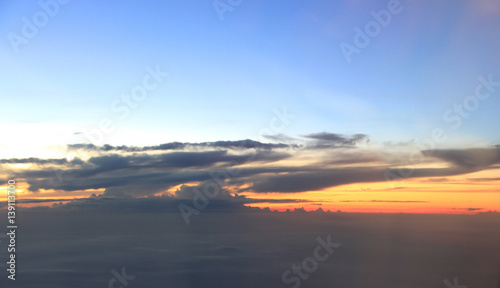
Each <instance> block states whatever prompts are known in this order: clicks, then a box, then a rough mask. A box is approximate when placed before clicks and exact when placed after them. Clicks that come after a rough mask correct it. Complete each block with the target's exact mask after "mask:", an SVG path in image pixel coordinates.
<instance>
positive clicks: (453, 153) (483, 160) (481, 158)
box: [422, 148, 500, 169]
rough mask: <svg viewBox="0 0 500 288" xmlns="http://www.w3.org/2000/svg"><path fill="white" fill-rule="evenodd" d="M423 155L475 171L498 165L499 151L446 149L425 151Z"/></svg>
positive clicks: (494, 149) (488, 149) (499, 161)
mask: <svg viewBox="0 0 500 288" xmlns="http://www.w3.org/2000/svg"><path fill="white" fill-rule="evenodd" d="M422 153H424V155H426V156H429V157H435V158H439V159H442V160H444V161H447V162H449V163H452V164H453V165H456V166H460V167H464V168H467V169H475V168H481V167H486V166H491V165H493V164H498V163H500V149H498V148H474V149H465V150H458V149H448V150H425V151H422Z"/></svg>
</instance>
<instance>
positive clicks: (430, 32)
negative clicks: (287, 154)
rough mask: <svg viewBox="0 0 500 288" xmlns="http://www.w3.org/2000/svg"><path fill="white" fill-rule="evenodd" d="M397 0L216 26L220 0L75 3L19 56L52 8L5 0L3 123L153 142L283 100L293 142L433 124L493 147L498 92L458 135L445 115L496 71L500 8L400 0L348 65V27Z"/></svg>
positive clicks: (403, 131) (192, 135) (1, 11)
mask: <svg viewBox="0 0 500 288" xmlns="http://www.w3.org/2000/svg"><path fill="white" fill-rule="evenodd" d="M42 2H43V1H42ZM389 2H390V1H311V2H304V1H273V2H269V1H243V2H242V3H241V4H240V5H238V6H236V7H234V9H233V10H232V11H230V12H226V13H224V19H223V20H221V19H220V18H219V17H218V14H217V13H216V11H215V9H214V6H213V3H212V2H211V1H148V2H147V3H144V2H141V1H106V2H104V3H103V2H99V1H69V3H67V4H64V5H59V10H58V11H57V13H55V15H54V16H53V17H49V20H48V23H47V24H46V25H45V26H44V27H40V28H39V30H38V32H37V33H36V35H35V36H34V37H33V38H31V39H28V43H24V44H21V45H19V47H18V48H19V51H18V53H15V51H14V49H13V46H12V45H11V43H10V41H9V33H15V34H17V35H19V36H22V28H23V25H24V24H23V20H22V19H23V17H26V18H27V19H28V20H30V21H32V19H33V15H35V14H36V13H37V12H39V11H43V10H42V8H41V6H40V5H39V4H38V3H37V1H22V2H17V1H7V2H4V3H3V4H1V6H0V18H1V19H2V22H1V23H2V24H1V26H0V35H3V37H2V41H0V62H1V63H2V69H0V73H1V74H0V79H1V80H0V81H1V83H0V84H1V85H0V95H1V97H3V99H4V101H3V103H4V105H5V106H4V107H8V110H7V111H5V110H4V113H2V114H1V115H0V123H2V124H1V125H2V128H3V129H4V131H5V129H8V130H9V131H11V133H13V134H14V135H15V137H12V138H13V139H12V141H11V140H9V141H10V143H9V144H11V145H12V144H13V143H14V144H16V145H26V143H25V142H27V141H30V142H36V143H34V144H33V143H32V144H33V145H35V146H36V145H38V146H43V145H60V144H67V143H66V142H82V141H81V139H82V138H81V135H74V133H75V132H81V131H82V129H85V128H86V129H93V128H95V127H97V125H98V123H99V121H100V120H101V119H103V118H109V119H111V120H112V121H113V123H114V124H115V125H116V131H115V132H113V133H111V134H109V135H107V136H106V139H105V142H106V143H111V144H114V145H120V144H126V145H148V144H150V145H152V144H158V143H163V142H170V141H195V142H196V141H214V140H237V139H246V138H251V139H256V136H257V134H258V132H259V131H260V130H261V129H262V128H265V127H267V126H268V123H269V120H270V119H271V118H272V117H273V109H278V110H281V109H283V107H287V110H288V111H290V113H293V114H295V115H297V117H296V118H295V119H294V120H293V121H291V123H290V125H288V126H287V127H286V128H285V129H284V130H283V131H282V132H283V133H285V134H287V135H292V136H297V135H305V134H309V133H316V132H324V131H326V132H332V133H340V134H355V133H364V134H367V135H369V136H370V138H371V139H372V141H373V142H375V143H377V142H378V143H382V142H383V141H407V140H411V139H424V138H426V137H429V136H430V135H431V131H432V129H434V128H436V127H439V128H443V129H445V130H446V131H447V134H448V135H449V136H450V137H451V138H450V142H449V143H447V144H448V145H447V146H453V145H455V144H457V143H466V144H467V145H470V146H474V145H484V144H498V142H499V141H500V138H499V136H498V132H497V129H498V128H497V127H496V123H498V121H499V120H500V116H499V114H498V111H499V108H500V91H499V92H495V93H493V94H492V97H490V98H489V99H487V100H484V101H480V102H479V106H478V109H477V110H475V111H474V112H472V113H471V115H470V116H469V117H468V118H467V119H463V120H464V121H463V125H461V126H460V128H459V129H456V130H453V129H450V127H451V125H450V123H447V122H445V121H444V120H443V113H444V112H445V111H446V110H447V109H450V108H451V107H453V105H454V104H455V103H462V101H463V99H464V98H465V97H467V96H469V95H472V94H473V93H474V89H475V87H476V86H477V85H478V83H479V82H478V77H479V76H481V75H483V77H487V76H488V75H489V74H492V75H493V76H492V77H493V79H494V80H500V71H499V70H498V67H499V64H500V56H499V54H498V53H497V51H498V48H500V47H499V46H500V41H499V40H500V39H499V37H500V36H499V34H498V32H497V31H496V30H497V29H496V28H497V27H499V24H500V20H499V19H500V17H498V14H499V12H500V9H499V5H498V4H496V2H495V1H492V0H481V1H464V2H460V3H458V4H457V3H456V2H455V1H442V2H440V3H435V2H427V3H419V2H416V1H413V2H410V1H401V2H400V3H399V5H400V6H401V7H402V11H401V12H400V13H399V14H396V15H394V14H393V15H392V16H391V22H390V23H389V24H388V25H387V27H382V28H381V31H380V33H379V34H378V35H377V36H375V37H373V38H371V42H370V44H369V45H368V46H367V47H365V48H363V49H362V51H361V53H360V54H354V55H353V56H352V61H351V62H350V63H349V62H347V61H346V59H345V58H344V55H343V53H342V51H341V49H340V48H339V45H340V43H342V42H346V43H350V44H353V38H354V36H355V32H354V28H355V27H364V26H365V25H366V24H367V23H368V22H369V21H372V20H373V16H372V15H371V14H370V11H372V10H373V11H380V10H382V9H387V6H388V3H389ZM44 3H45V2H44ZM158 65H159V67H161V70H162V71H166V72H168V73H169V76H168V77H167V78H166V81H164V82H163V83H161V84H160V85H158V87H157V88H156V89H154V90H153V91H150V93H149V94H148V97H147V99H146V100H144V101H143V102H141V103H140V104H139V106H138V107H137V108H135V109H133V110H131V113H130V116H129V117H126V119H120V118H119V117H118V116H117V115H116V113H114V112H113V111H112V110H111V108H110V107H111V104H112V103H113V101H115V100H116V99H119V97H120V95H122V94H124V93H130V91H131V90H132V89H133V88H134V87H135V86H137V85H139V84H141V81H142V79H143V77H144V75H146V74H147V70H146V69H147V67H156V66H158ZM26 134H29V135H30V136H29V137H28V136H26ZM33 135H37V136H38V137H35V139H38V138H39V137H42V136H43V138H45V140H36V141H34V138H33ZM47 139H48V140H47ZM16 141H17V142H16ZM22 143H24V144H22ZM445 144H446V143H445Z"/></svg>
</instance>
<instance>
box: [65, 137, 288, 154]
mask: <svg viewBox="0 0 500 288" xmlns="http://www.w3.org/2000/svg"><path fill="white" fill-rule="evenodd" d="M288 147H289V145H287V144H282V143H280V144H272V143H262V142H259V141H254V140H250V139H246V140H238V141H215V142H201V143H190V142H170V143H164V144H160V145H155V146H144V147H135V146H126V145H121V146H112V145H108V144H105V145H103V146H95V145H94V144H69V145H68V150H78V149H82V150H88V151H125V152H143V151H155V150H185V149H193V148H197V149H203V148H210V149H277V148H288Z"/></svg>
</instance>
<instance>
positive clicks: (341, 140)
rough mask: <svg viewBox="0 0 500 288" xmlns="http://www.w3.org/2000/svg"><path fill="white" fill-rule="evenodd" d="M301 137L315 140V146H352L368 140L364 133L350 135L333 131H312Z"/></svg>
mask: <svg viewBox="0 0 500 288" xmlns="http://www.w3.org/2000/svg"><path fill="white" fill-rule="evenodd" d="M302 137H305V138H308V139H313V140H316V141H317V143H316V145H315V146H314V147H315V148H338V147H354V146H355V145H356V144H357V143H359V142H361V141H368V136H367V135H365V134H355V135H352V136H345V135H341V134H334V133H327V132H322V133H313V134H308V135H304V136H302Z"/></svg>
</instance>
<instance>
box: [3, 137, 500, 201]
mask: <svg viewBox="0 0 500 288" xmlns="http://www.w3.org/2000/svg"><path fill="white" fill-rule="evenodd" d="M279 137H280V138H283V137H285V136H283V135H281V136H279ZM305 137H306V138H308V139H312V140H308V142H306V144H304V146H303V147H305V148H310V147H316V148H314V149H295V148H294V147H296V146H294V145H298V144H283V143H276V144H267V143H261V142H257V141H251V140H241V141H215V142H203V143H197V144H192V143H191V144H185V143H184V144H182V143H181V144H179V143H180V142H171V143H167V144H161V145H157V146H146V147H127V146H106V145H105V146H102V147H97V148H96V149H97V151H98V152H97V153H95V154H91V155H92V156H91V157H90V158H88V159H84V160H81V159H79V158H75V159H73V160H71V161H70V160H67V159H64V158H62V159H39V158H26V159H1V160H0V167H7V166H9V165H12V164H16V163H33V164H40V165H32V166H30V167H28V168H19V169H7V170H6V171H5V172H4V173H6V174H5V175H3V177H4V178H5V179H6V178H10V179H19V180H21V181H22V180H24V181H26V182H27V183H28V184H29V187H28V189H29V191H32V192H37V191H40V190H41V189H45V190H51V189H53V190H57V191H66V192H73V191H80V192H81V191H85V190H89V189H104V195H106V196H113V197H144V196H148V195H154V194H157V193H164V192H165V191H167V190H168V189H170V188H172V187H174V186H177V185H186V184H189V183H204V182H207V181H216V180H217V181H220V180H222V181H223V182H224V183H223V186H228V187H229V186H232V187H233V189H235V190H232V191H237V192H239V193H242V192H257V193H275V192H276V193H300V192H307V191H317V190H322V189H326V188H329V187H335V186H339V185H345V184H353V183H370V182H385V181H388V180H391V179H393V178H396V179H398V178H403V179H406V178H422V177H427V178H428V177H440V178H441V179H440V178H438V179H434V180H433V179H431V180H427V181H444V180H443V179H444V178H445V177H448V176H453V175H459V174H466V173H470V172H473V171H479V170H481V169H488V168H489V167H490V166H491V165H492V164H495V163H499V157H500V156H499V153H498V151H500V149H498V148H476V149H466V150H459V149H454V150H453V149H449V150H432V151H431V150H427V151H424V155H426V156H427V157H429V159H431V160H432V161H433V162H432V161H427V162H425V163H430V164H433V163H448V164H450V165H448V166H449V167H443V168H426V167H425V165H421V166H419V167H412V168H399V167H398V166H394V163H388V162H386V161H385V160H384V159H386V157H382V156H381V153H380V152H379V151H377V150H375V149H367V148H363V149H362V148H358V149H351V148H352V147H355V145H356V143H358V142H359V141H365V140H367V139H368V137H367V136H366V135H364V134H355V135H353V136H344V135H340V134H334V133H326V132H323V133H316V134H309V135H306V136H305ZM285 138H286V137H285ZM173 143H177V144H173ZM186 145H194V146H196V145H199V146H198V148H200V149H199V150H197V149H194V150H193V149H192V147H191V148H187V146H186ZM175 147H177V148H175ZM179 147H181V148H182V149H183V150H176V149H178V148H179ZM201 147H203V148H202V149H201ZM228 147H232V148H228ZM250 147H259V148H256V149H250ZM318 147H323V148H325V149H321V148H318ZM332 147H334V148H335V149H330V148H332ZM94 148H95V147H94V146H92V145H91V144H75V145H72V146H69V149H70V150H71V149H94ZM174 148H175V149H174ZM179 149H180V148H179ZM395 158H397V157H395ZM49 164H50V166H49ZM45 165H47V166H45ZM488 165H490V166H488ZM404 169H411V173H409V174H408V173H406V174H408V175H404V173H403V172H402V171H403V170H404ZM228 171H233V172H235V173H231V174H228V173H229V172H228ZM214 175H219V176H214ZM388 175H392V176H395V177H388ZM6 176H9V177H6ZM217 177H218V178H217ZM216 178H217V179H216ZM2 179H3V178H2Z"/></svg>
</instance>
